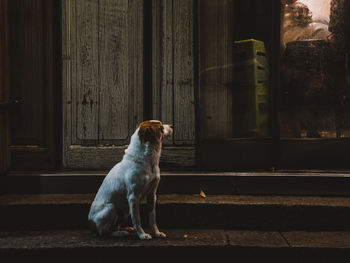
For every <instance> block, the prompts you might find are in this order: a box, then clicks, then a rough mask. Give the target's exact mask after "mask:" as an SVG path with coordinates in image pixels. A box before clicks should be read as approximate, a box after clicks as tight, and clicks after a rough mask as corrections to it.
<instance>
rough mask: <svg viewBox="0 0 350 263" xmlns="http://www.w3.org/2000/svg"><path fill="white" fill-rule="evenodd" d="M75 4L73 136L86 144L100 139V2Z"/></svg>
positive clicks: (94, 0) (81, 0) (75, 141)
mask: <svg viewBox="0 0 350 263" xmlns="http://www.w3.org/2000/svg"><path fill="white" fill-rule="evenodd" d="M72 4H73V5H74V4H75V5H76V7H75V8H76V10H75V11H76V13H75V14H72V19H75V20H76V28H75V29H76V31H75V32H74V31H73V32H72V33H73V34H72V38H71V40H72V41H76V46H75V48H76V54H75V55H76V64H74V67H72V77H73V78H76V80H77V83H76V86H74V87H72V103H73V104H72V110H73V112H72V113H73V115H72V121H73V126H72V128H73V136H72V138H73V143H79V144H84V143H86V142H87V140H95V141H96V140H97V139H98V106H99V49H98V1H96V0H77V1H74V2H73V3H72ZM75 127H76V130H74V129H75ZM75 139H78V141H77V140H75Z"/></svg>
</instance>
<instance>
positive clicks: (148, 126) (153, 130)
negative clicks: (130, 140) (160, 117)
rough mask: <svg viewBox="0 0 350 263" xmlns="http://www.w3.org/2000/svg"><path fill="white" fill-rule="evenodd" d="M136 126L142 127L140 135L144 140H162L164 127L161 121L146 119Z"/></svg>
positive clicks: (154, 141)
mask: <svg viewBox="0 0 350 263" xmlns="http://www.w3.org/2000/svg"><path fill="white" fill-rule="evenodd" d="M136 128H140V130H139V132H138V135H139V137H140V139H141V141H142V142H151V143H157V142H160V141H161V140H162V137H163V133H164V132H163V130H164V127H163V124H162V122H161V121H144V122H141V123H140V124H139V125H137V127H136Z"/></svg>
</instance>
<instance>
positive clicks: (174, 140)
mask: <svg viewBox="0 0 350 263" xmlns="http://www.w3.org/2000/svg"><path fill="white" fill-rule="evenodd" d="M193 11H194V10H193V1H192V0H178V1H176V0H166V1H157V0H153V47H152V48H153V58H152V63H153V65H154V66H153V72H152V73H153V74H152V75H153V85H152V86H153V116H154V117H155V118H156V119H161V120H162V121H163V122H164V123H172V124H173V125H174V135H173V136H172V137H171V138H167V139H166V140H165V141H164V144H165V145H169V146H170V145H178V146H179V145H192V146H193V145H194V143H195V112H194V110H195V98H194V89H195V87H194V78H195V76H194V57H195V56H194V48H193V43H194V37H193V36H194V35H193V34H194V33H193V25H194V16H193V13H194V12H193Z"/></svg>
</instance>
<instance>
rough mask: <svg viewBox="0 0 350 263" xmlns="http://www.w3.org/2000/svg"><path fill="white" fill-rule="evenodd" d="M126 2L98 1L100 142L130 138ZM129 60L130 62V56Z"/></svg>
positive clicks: (121, 0) (120, 0)
mask: <svg viewBox="0 0 350 263" xmlns="http://www.w3.org/2000/svg"><path fill="white" fill-rule="evenodd" d="M129 30H130V28H129V27H128V0H118V1H113V0H100V6H99V73H100V74H99V77H100V85H99V87H100V101H99V102H100V104H99V140H100V141H103V140H123V139H124V140H125V139H127V138H128V135H129V129H128V127H129V118H128V113H129V112H128V110H129V109H128V107H129V101H128V99H129V96H128V95H129V94H128V91H129V89H133V88H134V87H132V86H131V87H129V86H128V70H129V57H128V49H129V43H128V42H129V41H128V31H129ZM130 59H133V58H132V57H131V58H130Z"/></svg>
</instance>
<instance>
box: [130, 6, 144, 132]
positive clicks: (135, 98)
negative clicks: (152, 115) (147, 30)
mask: <svg viewBox="0 0 350 263" xmlns="http://www.w3.org/2000/svg"><path fill="white" fill-rule="evenodd" d="M128 12H129V15H128V28H127V30H128V31H129V32H128V41H129V44H128V47H129V49H128V55H129V68H128V87H129V113H128V116H129V123H130V125H129V133H131V132H132V131H134V130H135V127H136V125H137V124H138V123H140V122H141V121H142V120H143V65H144V63H143V62H144V60H143V0H129V11H128Z"/></svg>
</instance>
